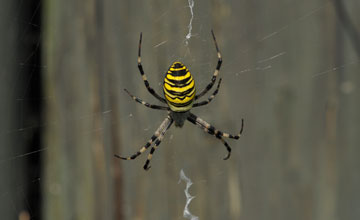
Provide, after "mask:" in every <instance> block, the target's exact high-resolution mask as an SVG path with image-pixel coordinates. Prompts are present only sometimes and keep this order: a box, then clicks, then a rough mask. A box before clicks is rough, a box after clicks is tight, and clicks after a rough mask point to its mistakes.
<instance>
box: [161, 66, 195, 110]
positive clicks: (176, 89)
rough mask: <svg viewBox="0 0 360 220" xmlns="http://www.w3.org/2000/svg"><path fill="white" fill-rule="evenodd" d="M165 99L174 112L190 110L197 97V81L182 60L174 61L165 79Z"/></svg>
mask: <svg viewBox="0 0 360 220" xmlns="http://www.w3.org/2000/svg"><path fill="white" fill-rule="evenodd" d="M163 89H164V95H165V99H166V101H167V103H168V105H169V107H170V109H171V110H172V111H174V112H185V111H189V110H190V109H191V107H192V105H193V101H194V97H195V81H194V79H193V77H192V76H191V74H190V72H189V70H188V69H187V68H186V66H184V65H183V64H182V63H180V62H174V63H173V64H172V65H171V66H170V68H169V70H168V71H167V73H166V76H165V79H164V86H163Z"/></svg>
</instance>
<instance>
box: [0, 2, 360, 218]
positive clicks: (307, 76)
mask: <svg viewBox="0 0 360 220" xmlns="http://www.w3.org/2000/svg"><path fill="white" fill-rule="evenodd" d="M2 2H6V4H10V2H11V1H9V0H8V1H5V0H2ZM194 3H195V5H194V19H193V23H192V34H193V36H192V38H191V39H190V40H189V41H188V45H187V44H186V43H185V36H186V34H187V33H188V24H189V21H190V17H191V14H190V9H189V7H188V1H185V0H183V1H164V0H161V1H160V0H153V1H113V0H107V1H91V0H89V1H80V0H76V1H70V0H62V1H58V0H57V1H44V2H43V4H42V5H41V6H42V28H41V31H42V35H41V49H42V62H43V65H45V66H46V68H44V69H42V70H41V71H42V76H43V78H42V80H43V90H42V95H43V96H44V97H46V99H45V103H44V107H43V111H42V117H43V118H44V124H45V125H44V126H41V132H42V134H43V143H42V146H43V148H45V149H46V150H44V151H42V158H43V164H42V171H43V173H42V175H43V176H42V178H41V180H40V181H41V186H42V191H43V192H42V198H43V200H42V201H43V202H42V204H43V205H42V207H41V211H42V218H43V219H86V220H91V219H104V220H105V219H156V220H158V219H164V220H165V219H183V217H182V212H183V209H184V206H185V195H184V192H183V190H184V189H185V184H184V183H183V182H182V183H178V181H179V173H180V170H181V169H183V170H184V172H185V174H186V175H187V176H188V177H189V178H191V180H192V181H193V183H194V184H193V185H192V186H191V189H190V193H191V194H192V195H194V196H195V199H194V200H193V201H192V202H191V204H190V210H191V212H192V213H193V214H194V215H196V216H199V218H200V219H234V220H237V219H259V220H260V219H269V220H271V219H274V220H275V219H293V220H297V219H299V220H300V219H319V220H336V219H341V220H347V219H349V220H350V219H351V220H352V219H357V218H359V217H360V209H359V207H360V191H359V190H358V189H359V185H360V173H359V168H360V162H359V160H358V158H357V157H358V155H360V148H359V143H360V137H359V131H360V123H359V122H360V113H359V112H360V102H359V100H360V92H359V83H360V76H359V74H358V73H359V56H360V54H359V48H358V42H357V41H356V40H359V39H358V38H357V37H358V30H359V29H360V28H359V27H360V23H359V20H360V18H359V15H358V13H357V11H358V9H359V6H360V5H359V3H358V1H356V0H350V1H346V4H345V2H343V3H342V2H341V1H320V0H317V1H299V2H289V1H285V0H277V1H271V2H269V1H224V0H218V1H214V0H212V1H196V0H195V2H194ZM342 7H344V8H342ZM15 8H16V7H15ZM343 10H345V11H343ZM344 13H345V14H344ZM5 17H6V16H5ZM10 17H11V16H10ZM349 19H350V20H349ZM0 20H1V19H0ZM5 24H6V23H5ZM5 24H4V25H3V24H2V26H1V27H0V30H5V29H6V25H5ZM11 27H13V26H11ZM211 29H214V32H215V34H216V37H217V40H218V43H219V47H220V50H221V52H222V55H223V60H224V62H223V66H222V69H221V71H220V77H221V78H222V79H223V81H222V85H221V88H220V92H219V94H218V96H217V97H216V98H215V100H213V102H212V103H211V104H209V105H208V106H204V107H203V108H199V109H194V110H193V111H192V112H193V113H195V114H196V115H198V116H200V117H201V118H203V119H205V120H207V121H208V122H210V123H211V124H213V125H214V126H215V127H216V128H218V129H220V130H223V131H225V132H230V133H237V132H238V130H239V129H240V126H241V118H244V120H245V128H244V133H243V136H242V137H241V138H240V140H238V141H234V140H229V141H228V143H229V144H230V146H231V147H232V149H233V151H232V156H231V158H230V159H229V160H228V161H223V160H222V158H223V157H224V155H225V153H226V150H225V148H224V146H223V145H222V143H221V142H220V141H218V140H217V139H216V138H214V137H212V136H210V135H208V134H206V133H204V132H203V131H202V130H201V129H199V128H198V127H195V126H193V125H192V124H190V123H187V124H185V126H184V127H183V128H182V129H177V128H175V127H172V128H171V129H170V130H169V131H168V133H167V134H166V136H165V139H164V140H163V142H162V143H161V145H160V146H159V148H158V150H157V151H156V152H155V154H154V157H153V159H152V161H151V165H152V168H151V169H150V170H149V171H148V172H146V171H144V170H143V169H142V166H143V164H144V162H145V160H146V154H147V152H146V153H145V154H144V155H142V156H141V157H139V158H138V159H136V160H135V161H122V160H118V159H116V158H114V157H113V154H114V153H116V154H121V155H130V154H133V153H134V152H135V151H137V150H138V149H140V148H141V147H142V146H143V145H144V144H145V143H146V141H147V140H148V139H149V138H150V137H151V135H152V134H153V133H154V132H155V130H156V129H157V127H158V126H159V125H160V123H161V121H162V120H163V119H164V117H165V116H166V112H163V111H156V110H151V109H148V108H146V107H144V106H142V105H139V104H137V103H135V102H134V101H133V100H132V99H131V98H129V97H128V96H127V95H126V93H125V92H124V91H123V89H124V88H127V89H128V90H129V91H131V92H132V93H133V94H134V95H136V96H139V97H140V98H142V99H144V100H145V101H148V102H150V103H153V104H159V103H158V102H157V100H155V99H154V98H153V97H152V96H151V95H150V94H148V92H147V90H146V88H145V86H144V85H143V82H142V80H141V76H140V74H139V72H138V69H137V63H136V61H137V47H138V40H139V33H140V32H143V44H142V46H143V47H142V49H143V50H142V61H143V66H144V70H145V72H146V74H147V76H148V78H149V82H150V84H151V85H152V86H153V88H154V89H156V90H157V91H158V93H160V94H161V93H162V92H161V87H162V85H161V82H162V80H163V77H164V73H165V71H166V70H167V69H168V67H169V65H170V64H171V63H172V62H173V61H177V60H178V61H181V62H183V63H184V64H185V65H187V66H188V68H189V69H190V71H191V73H192V74H193V75H194V77H195V80H196V86H197V89H198V91H199V90H201V89H202V88H204V87H205V86H206V84H207V83H208V82H209V80H210V78H211V75H212V74H213V71H214V68H215V66H216V62H217V60H216V59H217V58H216V51H215V48H214V45H213V42H212V38H211V34H210V30H211ZM10 33H11V32H10V31H9V32H7V33H6V35H3V36H1V35H0V38H3V39H2V40H0V42H1V44H4V45H2V47H1V48H4V49H2V50H1V51H0V57H1V61H4V60H5V61H6V57H7V54H8V53H7V52H4V51H11V50H12V49H11V48H12V47H16V46H15V45H16V42H13V41H12V40H11V36H10V37H9V35H10ZM6 36H8V38H9V39H7V38H5V37H6ZM9 42H10V43H9ZM5 46H6V47H5ZM13 60H14V59H10V60H9V61H6V62H3V63H2V65H1V66H2V68H3V69H4V68H8V69H6V70H5V71H4V72H3V73H1V74H4V76H9V77H10V76H11V75H10V72H12V71H13V70H11V67H12V64H11V62H12V61H13ZM6 65H8V66H6ZM8 72H9V73H8ZM7 74H9V75H7ZM0 83H2V84H4V85H1V86H0V88H1V89H4V93H3V92H1V94H0V95H1V96H2V98H1V102H2V103H3V104H2V105H1V106H8V108H10V110H9V109H6V108H4V107H2V108H1V109H0V110H1V111H4V113H1V112H0V115H7V116H8V117H7V119H8V120H7V121H4V122H3V121H2V123H0V126H2V127H1V129H2V132H3V133H2V134H4V132H5V134H6V132H7V131H9V130H10V129H9V127H11V124H13V123H15V122H14V120H15V121H16V120H17V119H16V118H17V116H18V114H16V113H15V114H9V113H8V112H11V106H12V102H14V100H15V98H14V97H11V96H8V95H3V94H7V93H6V90H11V89H13V88H11V87H9V88H8V87H6V85H7V84H6V81H4V80H0ZM4 118H5V117H4ZM12 120H13V121H12ZM16 134H19V133H15V137H13V136H10V135H7V134H6V135H2V137H1V138H2V140H1V141H2V142H1V143H2V144H1V145H2V146H1V148H0V149H1V151H4V150H5V151H10V153H8V152H5V153H4V154H3V155H4V156H3V157H2V158H7V157H8V156H7V155H12V154H14V152H11V151H15V150H16V149H17V148H14V147H13V146H14V145H16V146H18V147H20V146H22V145H23V144H22V143H18V144H15V143H14V140H15V139H16ZM3 146H5V147H3ZM15 154H16V151H15ZM14 164H15V165H16V166H18V167H16V166H14V167H10V168H9V167H8V165H6V167H5V165H1V164H0V167H1V169H3V170H6V173H7V174H3V175H4V176H10V175H11V173H12V172H16V173H19V175H20V177H19V178H21V173H22V172H21V170H20V171H19V169H21V167H24V166H26V164H22V163H21V161H17V162H16V163H14ZM5 168H6V169H5ZM17 181H20V182H21V179H19V180H17ZM0 184H1V187H4V188H6V189H8V188H9V190H6V191H5V192H11V187H13V186H12V185H11V184H8V183H6V182H4V181H0ZM3 185H4V186H3ZM0 196H1V195H0ZM0 198H1V197H0ZM3 198H5V197H3ZM6 202H7V201H6V200H5V199H0V204H4V207H6ZM17 202H18V203H19V204H20V203H22V202H23V201H17ZM2 212H3V211H2ZM6 212H8V211H7V209H4V213H6ZM12 214H13V212H11V211H10V212H9V214H8V216H12ZM4 215H5V214H4ZM5 216H7V215H5ZM39 218H40V217H39ZM5 219H7V218H5ZM9 219H11V218H9Z"/></svg>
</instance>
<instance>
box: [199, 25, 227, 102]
mask: <svg viewBox="0 0 360 220" xmlns="http://www.w3.org/2000/svg"><path fill="white" fill-rule="evenodd" d="M211 34H212V37H213V39H214V43H215V47H216V52H217V57H218V62H217V65H216V69H215V72H214V74H213V76H212V78H211V81H210V83H209V84H208V85H207V86H206V88H205V89H204V90H203V91H201V92H200V93H199V94H198V95H196V96H195V100H197V99H199V98H200V97H201V96H203V95H205V93H207V92H208V91H209V90H210V89H211V88H212V87H213V85H214V83H215V81H216V77H217V76H218V75H219V71H220V67H221V63H222V58H221V53H220V50H219V47H218V44H217V42H216V38H215V34H214V31H213V30H211Z"/></svg>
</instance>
